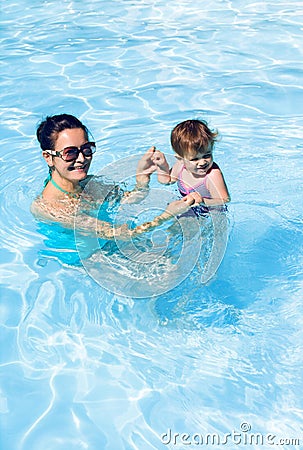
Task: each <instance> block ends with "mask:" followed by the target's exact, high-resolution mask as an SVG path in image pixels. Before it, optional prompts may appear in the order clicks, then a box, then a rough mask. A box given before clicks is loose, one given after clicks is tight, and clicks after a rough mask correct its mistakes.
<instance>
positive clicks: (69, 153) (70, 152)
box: [44, 142, 96, 162]
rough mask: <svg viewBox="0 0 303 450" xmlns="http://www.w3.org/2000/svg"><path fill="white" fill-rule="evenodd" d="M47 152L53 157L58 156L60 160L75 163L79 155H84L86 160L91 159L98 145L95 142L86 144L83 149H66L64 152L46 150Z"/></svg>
mask: <svg viewBox="0 0 303 450" xmlns="http://www.w3.org/2000/svg"><path fill="white" fill-rule="evenodd" d="M44 151H45V152H47V153H49V154H50V155H53V156H58V157H59V158H62V159H63V161H67V162H70V161H75V160H76V159H77V158H78V156H79V154H80V153H82V155H83V156H84V157H86V158H90V157H91V156H92V155H93V154H94V153H95V151H96V144H95V142H86V143H85V144H83V145H81V147H75V146H70V147H65V148H64V149H63V150H60V151H59V152H58V151H56V150H44Z"/></svg>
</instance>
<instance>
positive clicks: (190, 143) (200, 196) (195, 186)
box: [137, 120, 230, 215]
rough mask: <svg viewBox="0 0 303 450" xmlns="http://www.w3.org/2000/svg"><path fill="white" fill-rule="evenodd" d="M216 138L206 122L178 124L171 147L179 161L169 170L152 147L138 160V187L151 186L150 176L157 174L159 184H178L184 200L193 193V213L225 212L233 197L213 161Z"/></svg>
mask: <svg viewBox="0 0 303 450" xmlns="http://www.w3.org/2000/svg"><path fill="white" fill-rule="evenodd" d="M217 136H218V133H217V132H213V131H211V130H210V129H209V127H208V125H207V123H206V122H204V121H201V120H186V121H185V122H181V123H179V124H178V125H177V126H176V127H175V128H174V129H173V130H172V133H171V145H172V148H173V150H174V151H175V153H176V155H175V156H176V158H177V162H176V163H175V164H174V166H173V167H172V168H171V169H170V167H169V165H168V162H167V160H166V158H165V156H164V154H163V153H162V152H160V151H159V150H156V148H155V147H151V148H150V149H149V150H148V152H147V153H146V154H145V155H144V156H143V157H142V158H141V160H140V161H139V164H138V168H137V186H141V187H144V186H148V183H149V178H150V175H151V174H152V173H153V172H157V174H158V181H159V182H160V183H163V184H170V183H175V182H177V185H178V189H179V192H180V194H181V195H182V196H183V197H185V196H187V195H189V194H190V195H191V197H193V198H194V199H195V203H194V207H193V208H192V210H193V211H194V212H195V213H196V214H197V215H200V214H203V213H207V212H209V210H210V209H221V210H222V209H223V210H224V208H225V207H224V205H225V203H227V202H229V201H230V196H229V193H228V189H227V186H226V183H225V181H224V177H223V174H222V172H221V170H220V168H219V166H218V165H217V164H216V163H215V162H214V161H213V148H214V144H215V142H216V139H217ZM197 205H199V206H197ZM218 207H219V208H218Z"/></svg>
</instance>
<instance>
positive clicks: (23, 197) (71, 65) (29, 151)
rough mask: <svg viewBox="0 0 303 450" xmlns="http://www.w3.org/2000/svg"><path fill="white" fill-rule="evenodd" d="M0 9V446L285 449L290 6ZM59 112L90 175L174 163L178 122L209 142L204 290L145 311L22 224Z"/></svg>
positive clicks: (294, 397)
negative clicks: (222, 196)
mask: <svg viewBox="0 0 303 450" xmlns="http://www.w3.org/2000/svg"><path fill="white" fill-rule="evenodd" d="M2 3H3V4H2V6H1V8H2V13H1V21H2V24H1V25H2V27H1V36H0V37H1V44H2V45H1V48H2V55H1V56H2V63H1V64H2V65H1V69H2V70H1V93H0V96H1V102H0V104H1V137H0V139H1V178H0V186H1V225H0V239H1V275H2V277H1V279H2V282H1V292H0V293H1V306H0V310H1V354H0V357H1V384H0V417H1V422H0V424H1V430H0V431H1V432H0V436H1V437H0V439H1V441H0V448H1V449H3V450H41V449H44V450H80V449H88V450H103V449H104V450H124V449H125V450H133V449H140V450H150V449H157V450H161V449H165V448H169V449H177V448H178V449H182V448H188V447H190V448H192V447H194V448H206V447H207V442H206V438H205V436H206V435H207V434H211V435H212V436H213V439H214V441H213V443H212V442H208V447H210V448H217V449H218V448H224V447H228V448H240V449H241V450H243V449H246V448H249V449H260V448H273V447H277V446H278V445H279V446H278V448H281V449H282V448H283V449H284V448H287V449H290V448H300V446H302V444H303V427H302V423H303V421H302V419H303V410H302V407H303V403H302V394H301V393H302V391H303V383H302V367H303V366H302V364H303V348H302V342H303V331H302V330H303V306H302V244H303V239H302V210H303V207H302V178H303V177H302V156H301V155H302V149H303V146H302V133H303V132H302V130H303V88H302V74H303V63H302V48H303V38H302V19H303V10H302V8H301V5H300V3H299V2H296V1H292V0H290V1H288V2H286V1H283V0H281V1H276V2H273V1H269V0H265V1H259V0H257V1H253V2H252V1H247V2H243V1H240V0H231V1H228V0H222V1H214V0H211V1H210V2H206V3H205V2H204V3H203V2H202V3H201V2H197V1H194V0H186V1H185V0H183V1H179V0H176V1H174V2H169V1H164V0H145V1H144V2H142V1H139V0H132V1H130V0H126V1H122V0H115V1H114V0H112V1H104V0H103V1H101V0H91V1H88V2H82V1H77V0H71V1H65V0H63V1H61V2H56V1H45V2H38V1H37V0H32V1H31V2H28V1H26V0H20V1H18V2H14V1H13V0H8V1H6V2H2ZM61 112H68V113H71V114H75V115H76V116H78V117H80V118H81V119H82V120H83V122H84V123H85V124H86V125H87V126H88V128H89V129H90V130H91V132H92V133H93V135H94V138H95V140H96V141H97V142H98V151H97V153H96V154H95V156H94V161H93V164H92V168H91V173H99V172H100V171H101V170H102V168H103V167H106V166H107V165H110V164H112V163H114V162H115V164H117V165H119V161H121V160H122V159H123V158H126V157H132V156H133V155H136V154H137V153H140V152H143V151H144V150H146V149H147V148H148V147H149V146H150V145H156V146H157V147H158V148H160V149H162V150H163V151H165V152H167V153H171V150H170V145H169V133H170V130H171V129H172V127H173V126H174V125H175V124H176V123H178V122H179V121H182V120H185V119H188V118H203V119H206V120H208V121H209V123H210V125H211V126H212V127H214V128H218V129H219V131H220V132H221V135H222V139H221V141H220V142H219V143H218V144H217V146H216V150H215V160H216V161H217V163H218V164H219V165H220V166H221V167H222V169H223V172H224V175H225V178H226V181H227V184H228V186H229V189H230V191H231V195H232V203H231V204H230V206H229V238H228V243H227V247H226V251H225V254H224V258H223V261H222V263H221V264H220V266H219V268H218V270H217V272H216V273H215V274H214V276H213V277H212V278H211V279H210V280H209V281H208V282H207V283H201V282H200V281H199V278H198V277H197V273H198V272H199V268H197V267H195V268H194V269H193V270H192V272H191V273H190V274H189V275H188V276H187V277H186V279H185V280H183V281H182V283H181V284H179V285H178V286H176V287H174V288H172V289H170V290H167V291H165V292H163V293H161V294H160V295H157V296H154V297H152V296H147V297H142V298H138V297H134V296H131V295H127V296H123V295H119V294H117V293H113V292H111V291H110V290H108V289H106V288H105V287H103V286H102V283H101V284H100V283H98V280H96V279H95V278H94V277H92V276H91V274H90V273H88V272H87V271H86V270H85V269H84V267H83V265H82V263H81V260H80V259H79V254H78V251H77V246H76V245H75V240H74V236H73V233H72V232H70V231H66V230H63V229H62V228H60V227H59V226H57V225H54V226H53V227H52V226H47V225H45V224H42V223H39V222H37V221H35V220H34V218H33V217H32V216H31V214H30V212H29V208H30V204H31V202H32V200H33V199H34V198H35V196H36V195H37V194H38V193H39V192H40V191H41V189H42V185H43V180H44V178H45V176H46V173H47V170H46V166H45V164H44V163H43V161H42V158H41V154H40V151H39V148H38V145H37V143H36V140H35V128H36V125H37V123H38V122H39V121H40V120H41V119H42V118H44V117H45V116H46V115H49V114H56V113H61ZM118 167H119V166H118ZM87 239H89V238H87ZM86 244H87V246H84V250H85V249H86V248H87V249H88V250H87V252H88V254H87V255H86V256H87V257H88V258H89V256H90V249H93V246H94V244H95V242H92V243H91V247H90V246H89V243H88V241H86ZM81 248H82V249H83V245H82V247H81ZM81 257H83V254H81ZM84 259H85V258H84ZM233 432H235V433H238V435H237V434H235V433H233ZM182 433H185V434H184V435H182ZM228 433H230V434H231V436H230V437H229V438H228V439H229V441H228V443H227V444H224V435H227V434H228ZM257 434H259V441H257ZM202 438H205V439H204V441H203V442H202ZM261 438H262V439H263V440H262V442H261ZM189 444H191V445H189Z"/></svg>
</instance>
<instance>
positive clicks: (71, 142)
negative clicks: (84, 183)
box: [44, 128, 92, 183]
mask: <svg viewBox="0 0 303 450" xmlns="http://www.w3.org/2000/svg"><path fill="white" fill-rule="evenodd" d="M86 142H88V140H87V136H86V134H85V132H84V130H82V129H81V128H72V129H66V130H63V131H60V133H59V134H58V136H57V140H56V142H55V148H54V150H56V151H57V152H60V151H61V150H63V149H64V148H66V147H72V146H73V147H78V148H80V147H81V145H83V144H85V143H86ZM44 157H45V159H46V160H47V163H48V165H50V166H53V167H54V172H53V175H54V174H55V172H57V174H58V175H60V177H61V178H64V179H66V180H68V181H71V182H73V183H75V182H77V181H81V180H84V179H85V178H86V176H87V172H88V169H89V166H90V164H91V161H92V157H91V156H90V157H87V156H86V157H85V156H84V155H83V153H82V152H80V153H79V155H78V157H77V159H76V160H74V161H69V162H68V161H64V160H63V159H62V158H60V157H58V156H50V155H48V156H47V157H46V155H44Z"/></svg>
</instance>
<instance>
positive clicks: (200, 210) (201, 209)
mask: <svg viewBox="0 0 303 450" xmlns="http://www.w3.org/2000/svg"><path fill="white" fill-rule="evenodd" d="M184 169H185V166H184V165H183V166H182V167H181V169H180V172H179V173H178V181H177V186H178V189H179V192H180V194H181V195H182V197H185V196H186V195H188V194H190V193H191V192H198V194H200V195H201V197H204V198H211V193H210V192H209V190H208V189H207V187H206V180H207V177H208V175H207V174H206V175H205V177H204V178H203V179H202V181H200V182H199V183H197V184H196V185H195V186H191V187H188V186H186V184H185V183H184V182H183V179H182V173H183V170H184ZM210 210H219V211H226V206H225V205H222V206H221V205H220V206H211V207H207V206H205V205H199V206H193V207H192V208H191V209H190V210H189V211H187V212H186V213H184V214H182V215H183V216H184V215H188V213H189V214H190V213H191V211H193V212H194V214H195V215H196V216H201V215H205V214H208V213H209V211H210ZM190 215H192V214H190Z"/></svg>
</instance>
